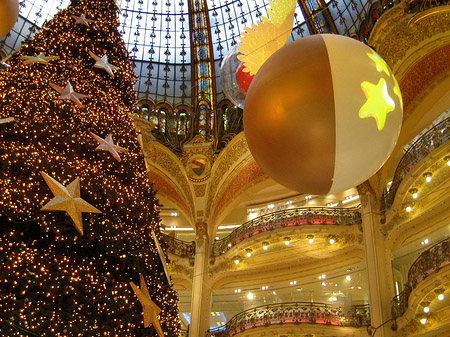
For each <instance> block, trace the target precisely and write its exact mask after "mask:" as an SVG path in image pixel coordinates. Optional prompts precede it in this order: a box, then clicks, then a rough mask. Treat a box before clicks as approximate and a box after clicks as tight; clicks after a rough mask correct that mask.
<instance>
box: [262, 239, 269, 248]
mask: <svg viewBox="0 0 450 337" xmlns="http://www.w3.org/2000/svg"><path fill="white" fill-rule="evenodd" d="M262 244H263V249H264V250H267V249H268V248H269V243H268V242H267V241H264V242H263V243H262Z"/></svg>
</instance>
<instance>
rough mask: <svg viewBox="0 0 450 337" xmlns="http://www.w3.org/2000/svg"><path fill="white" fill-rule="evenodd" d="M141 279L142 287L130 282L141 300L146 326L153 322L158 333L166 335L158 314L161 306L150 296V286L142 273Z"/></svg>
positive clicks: (162, 335) (160, 335)
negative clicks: (148, 286)
mask: <svg viewBox="0 0 450 337" xmlns="http://www.w3.org/2000/svg"><path fill="white" fill-rule="evenodd" d="M139 280H140V286H141V288H140V289H139V288H138V287H137V286H136V285H135V284H134V283H133V282H130V285H131V288H133V291H134V293H135V294H136V296H137V298H138V300H139V302H141V305H142V311H143V314H144V327H145V328H147V327H148V326H150V324H152V325H153V328H154V329H155V330H156V332H157V333H158V336H159V337H164V333H163V331H162V328H161V324H160V323H159V320H158V315H159V313H160V312H161V308H160V307H158V306H157V305H156V304H155V302H153V301H152V299H151V298H150V294H149V292H148V288H147V285H146V284H145V279H144V276H143V275H142V274H140V275H139Z"/></svg>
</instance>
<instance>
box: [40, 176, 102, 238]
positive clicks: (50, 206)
mask: <svg viewBox="0 0 450 337" xmlns="http://www.w3.org/2000/svg"><path fill="white" fill-rule="evenodd" d="M41 175H42V177H43V178H44V180H45V182H46V183H47V185H48V187H50V190H51V191H52V193H53V195H54V196H55V197H54V198H53V199H52V200H50V201H49V202H48V203H46V204H45V205H44V206H43V207H42V208H41V210H42V211H64V212H66V213H67V214H68V215H69V216H70V218H71V219H72V221H73V222H74V224H75V228H76V230H77V231H78V233H80V235H81V236H82V235H83V218H82V213H102V212H101V211H100V210H98V209H97V208H95V207H94V206H92V205H91V204H89V203H88V202H87V201H85V200H83V199H81V197H80V178H76V179H75V180H74V181H72V182H71V183H70V184H69V185H68V186H67V187H66V186H64V185H62V184H60V183H59V182H57V181H56V180H55V179H53V178H52V177H50V176H49V175H48V174H47V173H45V172H43V171H41Z"/></svg>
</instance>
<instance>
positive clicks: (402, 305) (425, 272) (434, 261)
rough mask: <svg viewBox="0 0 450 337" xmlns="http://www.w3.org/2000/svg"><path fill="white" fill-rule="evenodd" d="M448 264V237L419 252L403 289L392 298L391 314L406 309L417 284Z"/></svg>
mask: <svg viewBox="0 0 450 337" xmlns="http://www.w3.org/2000/svg"><path fill="white" fill-rule="evenodd" d="M448 264H450V238H447V239H444V240H442V241H440V242H438V243H436V244H435V245H434V246H432V247H431V248H429V249H427V250H426V251H424V252H423V253H422V254H420V256H419V257H418V258H417V259H416V260H415V261H414V263H413V264H412V265H411V268H409V272H408V281H407V282H406V285H405V289H404V290H403V291H402V292H401V293H400V294H399V295H397V296H395V297H394V299H393V303H392V315H393V316H394V317H400V316H402V315H403V314H404V313H405V312H406V309H408V299H409V295H410V294H411V291H412V290H413V289H414V288H415V287H416V286H417V284H419V282H421V281H422V280H424V279H425V278H426V277H428V276H429V275H430V274H432V273H435V272H437V271H438V270H439V269H440V268H442V267H444V266H446V265H448Z"/></svg>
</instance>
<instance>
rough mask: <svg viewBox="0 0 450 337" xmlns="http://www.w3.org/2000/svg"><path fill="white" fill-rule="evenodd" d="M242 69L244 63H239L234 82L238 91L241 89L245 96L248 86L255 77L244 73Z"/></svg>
mask: <svg viewBox="0 0 450 337" xmlns="http://www.w3.org/2000/svg"><path fill="white" fill-rule="evenodd" d="M244 69H245V66H244V63H241V65H240V66H239V67H238V68H237V70H236V82H237V84H238V86H239V89H241V91H242V92H243V93H244V94H246V93H247V91H248V87H249V86H250V83H252V80H253V77H255V75H250V73H247V72H245V71H244Z"/></svg>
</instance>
